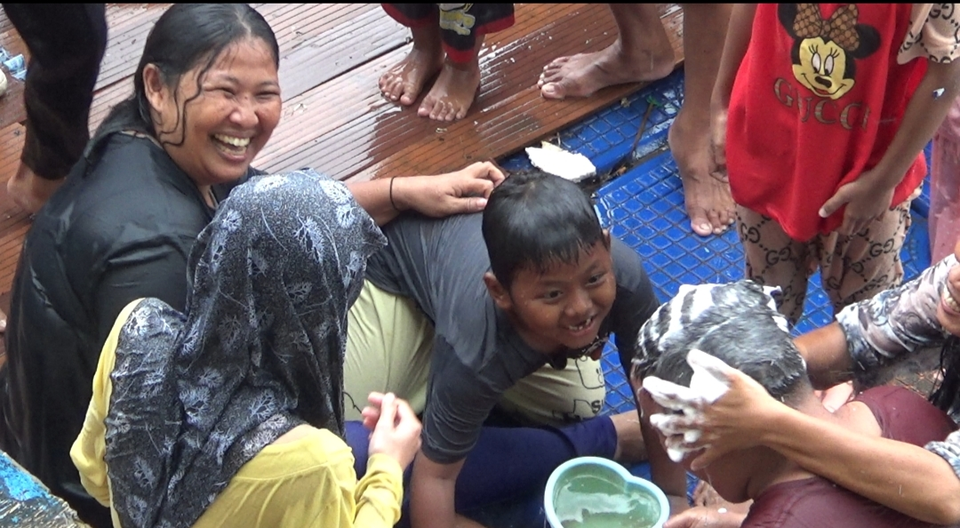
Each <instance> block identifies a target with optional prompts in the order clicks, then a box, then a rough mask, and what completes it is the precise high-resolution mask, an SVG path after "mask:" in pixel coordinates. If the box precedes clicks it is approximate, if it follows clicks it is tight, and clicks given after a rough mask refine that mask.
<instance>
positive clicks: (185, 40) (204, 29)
mask: <svg viewBox="0 0 960 528" xmlns="http://www.w3.org/2000/svg"><path fill="white" fill-rule="evenodd" d="M246 38H253V39H259V40H262V41H263V42H264V43H266V44H267V46H268V48H269V49H270V52H271V54H272V56H273V63H274V65H275V66H279V63H280V48H279V45H278V44H277V38H276V36H275V35H274V33H273V29H271V28H270V25H269V24H267V21H266V20H264V18H263V16H262V15H261V14H260V13H258V12H257V11H256V10H255V9H253V8H252V7H250V6H249V5H247V4H174V5H172V6H171V7H170V8H169V9H167V11H166V12H164V13H163V15H161V16H160V18H159V19H158V20H157V23H156V25H154V26H153V29H151V30H150V34H149V35H148V36H147V40H146V43H145V44H144V47H143V55H142V56H141V58H140V64H139V65H138V66H137V71H136V73H135V74H134V76H133V95H132V96H131V97H130V98H129V99H127V100H125V101H122V102H120V103H119V104H117V105H116V106H114V108H113V109H112V110H111V111H110V114H109V115H108V116H107V118H106V119H105V120H104V122H103V123H102V124H101V125H100V127H99V128H98V129H97V132H96V134H94V137H93V140H92V141H91V142H90V146H88V153H87V155H88V157H89V155H90V152H91V151H95V150H96V145H97V144H98V143H99V142H100V139H102V138H104V137H106V136H108V135H110V134H111V133H113V132H117V131H121V130H129V131H134V132H140V133H144V134H150V135H152V136H154V137H157V132H158V131H156V130H154V127H153V120H152V119H151V117H150V102H149V101H148V100H147V94H146V90H145V89H144V85H143V70H144V68H146V66H147V65H148V64H153V65H155V66H156V67H157V68H158V69H159V70H160V74H161V79H162V81H163V83H164V84H165V85H166V86H168V87H170V88H174V94H175V97H179V96H180V94H179V93H178V92H177V91H176V90H175V88H176V87H177V86H178V85H179V83H180V79H181V77H183V75H184V74H185V73H187V72H189V71H191V70H193V69H194V68H196V67H198V66H199V67H200V72H199V75H198V76H197V89H198V91H197V94H196V95H194V96H192V97H191V98H190V99H188V100H185V101H183V103H182V104H180V105H179V108H186V104H187V103H189V102H190V100H192V99H193V98H194V97H198V96H199V95H200V92H199V89H200V83H201V81H202V79H203V75H204V74H205V73H206V72H207V70H209V69H210V67H211V66H212V65H213V63H214V61H216V59H217V57H219V56H220V53H221V52H222V51H223V50H224V49H226V48H227V47H229V46H230V45H231V44H233V43H235V42H238V41H240V40H243V39H246ZM186 118H187V116H186V115H185V114H182V115H178V116H177V121H176V122H175V123H174V124H173V127H172V128H171V130H177V129H178V128H180V127H181V126H185V124H186V123H185V121H186ZM169 131H170V130H168V131H167V132H169ZM182 141H183V140H182V139H181V142H182Z"/></svg>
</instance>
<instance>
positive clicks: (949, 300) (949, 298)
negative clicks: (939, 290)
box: [943, 287, 960, 312]
mask: <svg viewBox="0 0 960 528" xmlns="http://www.w3.org/2000/svg"><path fill="white" fill-rule="evenodd" d="M943 303H944V304H946V305H947V307H948V308H950V309H951V310H953V311H955V312H960V304H958V303H957V300H956V299H954V298H953V295H951V294H950V290H949V289H947V288H946V287H944V288H943Z"/></svg>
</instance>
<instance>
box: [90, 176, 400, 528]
mask: <svg viewBox="0 0 960 528" xmlns="http://www.w3.org/2000/svg"><path fill="white" fill-rule="evenodd" d="M384 244H385V239H384V237H383V235H382V234H381V233H380V230H379V229H378V228H377V227H376V225H375V224H374V222H373V220H372V219H371V218H370V216H369V215H367V213H366V212H365V211H364V210H363V209H362V208H360V206H359V205H358V204H357V203H356V201H355V200H354V199H353V196H352V195H351V194H350V192H349V191H348V190H347V189H346V187H345V186H344V185H343V184H342V183H340V182H336V181H333V180H331V179H329V178H326V177H323V176H320V175H318V174H317V173H315V172H313V171H302V172H294V173H288V174H282V175H274V176H264V177H259V178H255V179H254V180H251V181H250V182H248V183H246V184H244V185H242V186H240V187H238V188H236V189H234V191H233V192H232V193H231V196H230V197H229V198H228V199H227V200H225V201H224V202H223V203H222V204H221V205H220V207H219V209H218V211H217V214H216V217H215V218H214V219H213V221H212V222H211V223H210V225H209V226H207V228H206V229H204V230H203V232H201V233H200V235H199V237H198V239H197V243H196V245H195V246H194V248H193V250H192V251H191V254H190V259H189V264H188V269H189V271H188V280H189V282H190V284H191V285H192V289H191V292H190V294H189V296H188V299H187V304H186V306H187V308H186V313H183V314H181V313H179V312H177V311H176V310H174V309H172V308H171V307H170V306H168V305H166V304H165V303H163V302H161V301H159V300H157V299H145V300H143V301H141V302H140V303H139V305H138V306H137V307H136V308H135V310H134V311H133V313H132V314H131V316H130V317H129V318H128V319H127V321H126V323H125V324H124V326H123V328H122V331H121V334H120V339H119V343H118V347H117V351H116V366H115V368H114V371H113V374H112V376H111V379H112V381H113V395H112V397H111V401H110V410H109V413H108V416H107V419H106V429H107V432H106V446H107V450H106V457H105V458H106V462H107V466H108V475H109V478H110V484H111V488H112V494H113V505H114V507H115V509H116V510H117V513H118V514H119V517H120V520H121V522H122V524H123V526H136V527H150V526H157V527H167V526H190V525H192V524H193V523H194V522H196V520H197V519H198V518H199V517H200V515H202V514H203V512H204V510H205V509H206V508H207V507H208V506H209V505H210V504H211V503H212V502H213V501H214V500H215V499H216V497H217V495H218V494H219V493H220V492H221V491H222V490H223V489H224V488H225V487H226V486H227V484H228V483H229V481H230V479H231V478H232V477H233V476H234V475H235V474H236V473H237V471H238V470H239V469H240V467H241V466H242V465H243V464H245V463H246V462H247V461H249V460H250V459H251V458H253V457H254V456H255V455H256V454H257V453H259V452H260V450H261V449H262V448H263V447H264V446H266V445H268V444H270V443H272V442H273V441H274V440H276V439H277V438H278V437H280V436H281V435H283V434H284V433H286V432H287V431H289V430H290V429H292V428H293V427H295V426H297V425H299V424H302V423H309V424H311V425H313V426H315V427H318V428H326V429H330V430H331V431H334V432H335V433H337V434H340V435H341V436H342V433H343V354H344V348H345V346H346V330H347V329H346V322H347V310H348V308H349V307H350V305H351V304H353V302H354V301H355V300H356V298H357V295H358V294H359V291H360V288H361V286H362V283H363V275H364V270H365V267H366V261H367V257H368V256H369V255H370V254H371V253H373V252H374V251H376V250H377V249H379V248H380V247H382V246H383V245H384Z"/></svg>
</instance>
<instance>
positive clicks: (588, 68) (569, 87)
mask: <svg viewBox="0 0 960 528" xmlns="http://www.w3.org/2000/svg"><path fill="white" fill-rule="evenodd" d="M673 67H674V57H673V48H671V47H670V46H669V42H667V45H666V46H661V47H658V48H656V49H646V50H637V51H636V52H635V53H627V52H626V51H625V50H624V49H623V47H622V45H621V43H620V40H619V39H617V41H616V42H614V43H613V44H611V45H610V46H608V47H607V48H605V49H602V50H600V51H597V52H594V53H579V54H577V55H573V56H570V57H560V58H557V59H554V60H553V61H552V62H551V63H550V64H547V65H546V66H545V67H544V68H543V73H541V74H540V80H539V81H538V82H537V86H539V87H540V94H541V95H542V96H543V97H545V98H547V99H564V98H566V97H589V96H591V95H593V93H594V92H596V91H597V90H600V89H601V88H606V87H607V86H614V85H617V84H624V83H630V82H640V81H656V80H658V79H662V78H664V77H666V76H667V75H670V72H672V71H673Z"/></svg>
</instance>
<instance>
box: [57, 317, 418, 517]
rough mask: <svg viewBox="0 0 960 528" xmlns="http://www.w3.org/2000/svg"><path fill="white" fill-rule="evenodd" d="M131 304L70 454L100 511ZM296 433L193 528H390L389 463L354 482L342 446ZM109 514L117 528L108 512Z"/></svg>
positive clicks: (393, 480)
mask: <svg viewBox="0 0 960 528" xmlns="http://www.w3.org/2000/svg"><path fill="white" fill-rule="evenodd" d="M138 302H139V301H134V302H132V303H130V304H129V305H128V306H127V307H126V308H124V310H123V311H122V312H121V313H120V316H119V317H118V319H117V323H116V324H115V325H114V327H113V329H112V331H111V332H110V335H109V336H108V337H107V341H106V343H105V344H104V346H103V351H102V352H101V354H100V363H99V365H98V366H97V372H96V374H95V376H94V379H93V398H92V399H91V401H90V406H89V408H88V409H87V416H86V419H85V421H84V424H83V430H82V431H81V432H80V436H79V437H78V438H77V440H76V441H75V442H74V443H73V448H72V449H71V450H70V457H71V458H72V459H73V463H74V464H75V465H76V466H77V469H79V470H80V482H81V483H82V484H83V487H84V488H86V490H87V492H88V493H90V495H91V496H92V497H94V498H96V499H97V500H98V501H100V502H101V503H102V504H103V505H104V506H111V503H112V501H111V489H110V482H109V480H108V478H107V464H106V461H105V460H104V454H105V452H106V445H105V434H106V428H105V425H104V418H105V417H106V416H107V411H108V409H109V404H110V394H111V392H112V384H111V382H110V373H111V372H112V371H113V366H114V361H115V359H116V356H115V352H116V348H117V339H118V336H119V334H120V328H121V327H122V326H123V324H124V323H125V322H126V320H127V317H128V316H129V315H130V312H131V311H132V310H133V308H134V307H135V306H136V304H137V303H138ZM300 429H302V433H303V434H302V435H301V436H300V437H299V438H296V439H294V440H290V441H287V442H283V441H280V442H275V443H273V444H271V445H268V446H266V447H264V448H263V450H261V451H260V453H258V454H257V455H256V456H255V457H253V458H252V459H251V460H250V461H249V462H247V463H246V464H244V465H243V467H241V468H240V471H239V472H238V473H237V474H236V475H234V477H233V478H232V479H231V480H230V483H229V484H228V485H227V487H226V488H225V489H224V490H223V491H222V492H221V493H220V495H218V496H217V498H216V500H215V501H214V502H213V504H211V505H210V507H209V508H207V510H206V511H205V512H204V513H203V515H202V516H201V517H200V518H199V519H198V520H197V523H196V524H195V525H194V526H195V527H197V528H203V527H221V526H250V527H255V526H263V527H290V528H301V527H310V526H318V527H334V526H336V527H348V526H363V527H378V526H384V527H389V526H393V525H394V524H395V523H396V522H397V521H398V520H399V519H400V501H401V499H402V497H403V480H402V479H403V471H402V468H401V467H400V464H398V463H397V462H396V460H394V459H393V458H390V457H389V456H387V455H383V454H374V455H372V456H371V457H370V460H369V462H368V463H367V473H366V475H364V477H363V478H362V479H360V481H359V482H357V477H356V473H355V472H354V469H353V463H354V458H353V453H352V451H351V450H350V447H349V446H348V445H347V444H346V443H345V442H344V441H343V440H341V439H340V438H339V437H338V436H336V435H335V434H333V433H331V432H330V431H328V430H325V429H316V428H314V427H309V426H305V427H301V428H300ZM111 513H112V516H113V524H114V526H118V527H119V526H120V522H119V520H118V518H117V513H116V511H115V510H113V508H112V507H111Z"/></svg>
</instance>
